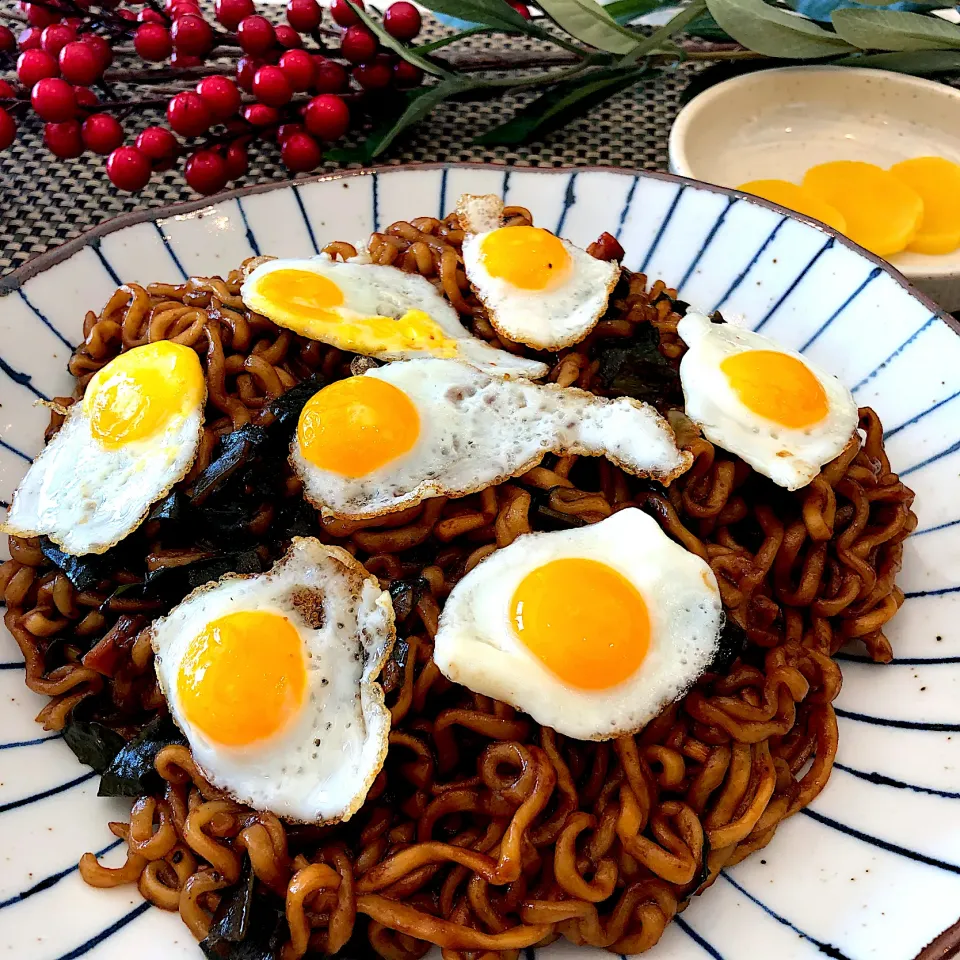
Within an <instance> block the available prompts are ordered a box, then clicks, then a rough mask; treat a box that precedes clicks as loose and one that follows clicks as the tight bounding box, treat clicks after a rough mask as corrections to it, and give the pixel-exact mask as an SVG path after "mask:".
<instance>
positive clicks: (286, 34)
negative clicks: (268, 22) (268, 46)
mask: <svg viewBox="0 0 960 960" xmlns="http://www.w3.org/2000/svg"><path fill="white" fill-rule="evenodd" d="M273 32H274V33H275V34H276V36H277V43H279V44H280V46H281V47H283V49H284V50H296V49H297V48H299V47H302V46H303V41H302V40H301V39H300V34H299V33H297V31H296V30H294V29H293V27H290V26H287V24H285V23H281V24H278V25H277V26H275V27H274V28H273Z"/></svg>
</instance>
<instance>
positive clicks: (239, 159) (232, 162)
mask: <svg viewBox="0 0 960 960" xmlns="http://www.w3.org/2000/svg"><path fill="white" fill-rule="evenodd" d="M224 161H225V163H226V165H227V176H228V177H229V178H230V179H231V180H236V179H237V177H242V176H243V175H244V174H245V173H246V172H247V148H246V147H245V146H244V145H243V144H242V143H240V142H239V141H235V142H234V143H231V144H230V146H229V147H227V153H226V156H225V157H224Z"/></svg>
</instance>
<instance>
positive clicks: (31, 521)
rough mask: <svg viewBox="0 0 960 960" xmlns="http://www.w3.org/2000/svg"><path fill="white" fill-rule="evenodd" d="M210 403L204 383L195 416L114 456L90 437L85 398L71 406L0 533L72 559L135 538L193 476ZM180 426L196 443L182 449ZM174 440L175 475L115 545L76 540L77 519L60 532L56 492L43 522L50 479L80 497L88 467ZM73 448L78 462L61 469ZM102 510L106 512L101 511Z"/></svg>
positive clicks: (0, 525)
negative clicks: (41, 543) (45, 541)
mask: <svg viewBox="0 0 960 960" xmlns="http://www.w3.org/2000/svg"><path fill="white" fill-rule="evenodd" d="M206 402H207V382H206V377H204V378H203V394H202V399H201V401H200V404H199V405H198V407H197V409H196V410H191V411H190V413H189V414H188V415H187V416H186V417H183V418H182V419H178V418H176V417H171V418H170V419H169V420H168V421H167V424H166V426H165V428H164V429H163V430H162V431H160V432H159V433H155V434H153V435H152V436H150V437H145V438H143V439H142V440H134V441H132V442H130V443H129V444H125V445H124V446H122V447H119V448H118V449H116V450H108V449H106V448H105V447H102V446H100V444H99V442H98V441H97V440H96V439H94V437H93V435H92V434H91V432H90V430H89V423H90V421H89V418H88V417H87V415H86V414H85V412H84V411H83V399H82V398H81V399H80V400H78V401H77V402H76V403H74V404H72V405H71V406H70V408H69V409H68V410H67V416H66V419H65V420H64V422H63V424H62V425H61V427H60V429H59V430H58V431H57V433H56V434H55V436H54V437H53V439H52V440H51V441H50V442H49V443H48V444H47V445H46V447H44V449H43V450H42V451H41V452H40V455H39V456H38V457H37V458H36V459H35V460H34V461H33V463H32V464H31V465H30V467H29V468H28V469H27V473H26V475H25V476H24V478H23V479H22V480H21V481H20V484H19V485H18V487H17V489H16V491H15V492H14V494H13V497H12V499H11V503H10V509H9V510H8V512H7V517H6V519H5V520H4V522H3V523H0V532H2V533H7V534H12V535H13V536H15V537H39V536H46V537H49V538H50V539H51V540H52V541H53V542H54V543H55V544H56V545H57V546H58V547H60V549H61V550H63V551H64V552H65V553H68V554H70V555H71V556H78V557H79V556H86V555H88V554H102V553H106V552H107V551H108V550H109V549H111V548H112V547H115V546H116V545H117V544H118V543H120V541H121V540H123V539H124V538H125V537H128V536H129V535H130V534H131V533H133V532H134V531H135V530H136V529H137V528H138V527H139V526H140V524H141V523H143V521H144V520H146V518H147V516H148V514H149V513H150V508H151V507H152V506H153V505H154V504H155V503H156V502H157V501H158V500H162V499H163V498H164V497H165V496H166V495H167V494H168V493H169V492H170V491H171V490H172V489H173V488H174V486H176V484H178V483H179V482H180V481H181V480H182V479H183V478H184V477H185V476H186V475H187V474H188V473H189V472H190V468H191V467H192V466H193V462H194V460H196V458H197V451H198V450H199V449H200V441H201V439H202V437H203V424H204V409H205V407H206ZM182 425H186V427H187V430H186V433H187V435H188V436H190V437H192V438H193V440H192V443H191V442H186V443H184V442H181V441H180V440H179V437H180V434H181V433H182V432H183V431H181V430H179V429H176V428H177V427H179V426H182ZM173 436H176V438H177V440H178V442H177V444H176V455H175V457H174V458H173V462H172V465H173V469H172V470H171V472H170V473H169V474H168V475H167V480H168V482H166V483H162V484H157V485H156V486H155V489H154V490H153V491H152V492H150V493H149V494H148V496H149V499H148V500H147V502H146V504H145V505H144V507H143V509H141V510H139V511H138V512H137V513H136V514H135V516H133V517H132V521H126V522H125V523H124V529H123V531H122V532H121V533H120V534H119V535H118V536H115V537H114V538H113V539H111V540H109V541H107V540H103V541H100V542H91V541H90V540H89V538H84V537H82V536H78V534H79V533H82V531H83V529H84V526H85V525H84V524H83V523H81V522H79V520H77V519H74V520H71V521H70V522H69V523H68V524H67V527H66V530H65V531H64V530H62V529H60V528H58V527H57V526H56V525H55V521H56V516H57V511H59V510H62V509H63V506H64V500H63V491H62V490H57V491H56V494H57V500H56V501H55V502H53V503H52V504H50V505H49V506H45V507H43V511H44V514H47V515H49V516H48V517H47V518H46V519H45V517H44V516H43V515H41V513H40V510H41V501H42V498H44V497H47V496H49V492H50V491H49V490H48V489H47V488H48V486H49V483H50V478H52V477H54V476H59V477H67V478H69V483H68V490H70V491H71V492H72V491H77V495H78V496H79V495H80V494H79V490H80V487H81V485H82V484H83V483H84V482H86V481H87V479H88V477H87V475H86V471H85V469H84V467H85V464H86V463H87V462H96V461H99V462H103V460H104V458H107V459H114V458H117V457H119V456H122V455H123V454H124V453H128V454H129V453H130V452H133V453H134V454H137V453H140V452H144V451H145V452H147V453H148V454H150V453H153V452H154V451H155V445H156V443H157V441H158V440H160V441H164V442H167V443H169V441H170V439H171V438H172V437H173ZM73 444H76V447H77V451H76V453H77V456H78V459H71V460H70V462H69V463H63V464H61V462H60V461H61V460H62V459H63V458H64V457H65V456H68V455H69V456H70V457H71V458H72V457H73V456H74V452H75V451H74V449H73V446H72V445H73ZM153 459H156V458H153ZM58 470H59V471H60V472H59V473H58ZM140 473H141V474H143V473H144V471H143V470H141V471H140ZM156 475H157V471H156V470H149V471H147V472H146V477H144V476H141V477H140V478H139V479H140V481H141V484H143V483H144V482H148V481H149V479H150V478H151V477H154V476H156ZM137 489H138V491H139V490H143V489H144V487H143V485H140V486H138V488H137ZM127 503H129V501H127ZM100 509H101V510H102V509H103V505H101V507H100ZM31 511H32V512H31ZM74 512H76V510H75V511H74ZM127 512H128V513H129V512H130V511H129V510H128V511H127Z"/></svg>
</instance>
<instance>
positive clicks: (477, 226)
mask: <svg viewBox="0 0 960 960" xmlns="http://www.w3.org/2000/svg"><path fill="white" fill-rule="evenodd" d="M503 209H504V206H503V200H501V199H500V197H498V196H497V195H496V194H494V193H488V194H471V193H464V194H461V196H460V198H459V199H458V200H457V217H458V219H459V221H460V226H461V228H462V229H463V231H464V233H465V234H466V236H465V237H464V240H463V246H462V254H463V265H464V269H465V271H466V274H467V279H468V280H469V281H470V286H471V287H472V288H473V291H474V293H475V294H476V295H477V298H478V299H479V300H480V302H481V303H482V304H483V305H484V307H486V309H487V314H488V319H489V320H490V323H491V325H492V326H493V328H494V329H495V330H496V331H497V333H498V334H500V336H501V337H505V338H506V339H508V340H512V341H513V342H515V343H522V344H524V345H525V346H528V347H533V348H534V349H538V350H561V349H563V348H564V347H570V346H573V345H574V344H575V343H579V342H580V341H581V340H583V339H584V338H585V337H586V336H587V335H588V334H589V333H590V331H591V330H593V328H594V327H595V326H596V325H597V322H598V321H599V320H600V317H601V316H602V315H603V312H604V311H605V310H606V308H607V303H608V301H609V299H610V294H611V293H612V292H613V288H614V287H615V286H616V285H617V281H618V280H619V279H620V264H619V263H617V262H616V261H612V260H611V261H605V260H597V259H596V258H595V257H591V256H590V254H588V253H587V252H586V251H585V250H581V249H580V248H579V247H576V246H574V245H573V244H572V243H570V242H569V241H568V240H564V239H563V237H559V238H558V239H559V240H560V242H561V243H562V244H563V245H564V247H565V249H566V250H567V252H568V253H569V254H570V255H571V259H572V260H573V266H574V267H576V266H577V265H578V264H584V263H586V262H587V261H585V260H584V259H583V257H587V258H588V259H589V261H590V262H591V264H590V267H591V269H593V264H596V265H597V266H598V267H599V268H602V269H598V270H597V272H596V278H595V280H596V283H597V284H598V285H599V284H603V285H604V286H605V289H604V290H603V291H602V292H601V291H600V290H598V291H597V293H596V295H595V297H594V298H593V299H592V300H590V301H587V303H586V304H582V305H581V307H580V310H579V312H581V313H584V315H583V316H577V322H576V323H575V324H573V325H568V329H566V330H564V331H560V332H558V333H557V334H556V336H554V337H553V338H550V339H548V338H547V337H546V336H541V337H539V338H538V339H537V340H532V339H530V338H531V336H533V335H534V334H532V333H531V331H530V330H526V331H524V330H521V329H516V328H513V329H511V328H510V326H508V324H506V323H504V321H503V319H502V317H500V316H499V315H498V313H497V310H496V306H497V303H499V302H502V301H503V300H505V299H507V295H508V296H509V299H510V300H513V301H514V302H520V303H521V304H522V303H523V302H535V301H536V302H540V303H543V302H544V301H546V302H549V300H550V299H552V297H551V293H552V292H553V291H551V292H550V293H544V291H542V290H531V291H529V292H522V291H518V290H516V289H515V288H514V287H511V286H509V285H508V284H506V283H504V282H503V281H502V280H495V279H494V278H492V277H487V275H486V274H485V272H484V271H482V269H481V266H480V259H481V255H480V247H481V245H482V243H483V240H484V238H485V237H486V236H487V235H488V234H490V233H492V232H493V231H494V230H497V229H499V228H500V227H501V226H502V224H503ZM477 272H479V273H484V276H485V277H487V280H488V281H489V284H490V288H492V289H493V290H494V291H495V292H496V296H495V297H491V296H490V295H489V293H488V292H487V291H485V290H484V291H482V290H480V289H479V288H478V286H477V284H476V283H474V280H473V278H472V277H471V273H477ZM605 273H609V276H607V277H606V278H604V274H605ZM494 300H496V303H495V302H494ZM590 303H594V306H595V308H590V307H589V304H590ZM575 316H576V315H575ZM523 319H524V322H525V321H526V319H527V318H525V317H524V318H523ZM542 319H543V318H542V317H534V318H533V320H534V321H535V322H536V323H537V325H541V324H542ZM550 332H551V331H550V330H546V331H543V330H541V331H539V333H542V334H549V333H550ZM525 338H526V339H525Z"/></svg>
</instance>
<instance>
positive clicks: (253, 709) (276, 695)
mask: <svg viewBox="0 0 960 960" xmlns="http://www.w3.org/2000/svg"><path fill="white" fill-rule="evenodd" d="M306 689H307V670H306V665H305V663H304V655H303V642H302V640H301V638H300V634H299V633H298V632H297V629H296V627H294V626H293V624H292V623H291V622H290V621H289V620H288V619H287V618H286V617H284V616H281V615H280V614H277V613H267V612H264V611H256V610H247V611H239V612H237V613H230V614H227V615H226V616H224V617H220V618H219V619H217V620H213V621H211V622H210V623H208V624H207V626H206V627H205V628H204V629H203V630H202V631H201V632H200V633H198V634H197V635H196V636H195V637H194V638H193V639H192V640H191V641H190V643H189V645H188V646H187V651H186V654H185V656H184V658H183V663H182V665H181V668H180V673H179V676H178V678H177V694H178V698H179V700H180V704H181V708H182V710H183V714H184V717H185V719H186V720H187V721H188V722H189V723H190V724H191V726H193V727H195V728H196V729H198V730H199V731H201V732H202V733H203V734H204V736H206V737H208V738H209V739H210V740H212V741H215V742H216V743H219V744H222V745H224V746H227V747H243V746H247V745H248V744H252V743H256V742H257V741H262V740H266V739H268V738H270V737H272V736H274V735H275V734H277V733H279V732H280V731H281V730H283V729H284V727H286V726H287V724H288V723H289V722H290V720H291V719H292V718H293V717H294V716H295V715H296V714H297V713H298V712H299V710H300V708H301V706H302V704H303V701H304V697H305V694H306Z"/></svg>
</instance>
